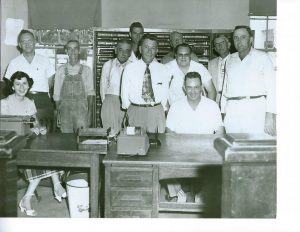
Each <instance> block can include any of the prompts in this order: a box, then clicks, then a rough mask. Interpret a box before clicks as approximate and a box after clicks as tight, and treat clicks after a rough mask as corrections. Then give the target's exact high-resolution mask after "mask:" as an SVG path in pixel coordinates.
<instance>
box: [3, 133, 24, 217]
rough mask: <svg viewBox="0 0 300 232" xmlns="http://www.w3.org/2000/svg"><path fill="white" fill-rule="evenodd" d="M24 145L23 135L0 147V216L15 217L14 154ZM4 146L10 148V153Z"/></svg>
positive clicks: (15, 174) (15, 184) (15, 181)
mask: <svg viewBox="0 0 300 232" xmlns="http://www.w3.org/2000/svg"><path fill="white" fill-rule="evenodd" d="M0 134H1V131H0ZM25 145H26V139H25V137H24V136H20V137H18V138H16V139H14V140H13V141H12V142H10V143H9V144H7V146H6V145H5V146H2V147H0V217H17V165H16V154H17V152H18V151H19V150H20V149H22V148H23V147H24V146H25ZM6 148H12V151H11V153H10V152H8V153H7V151H6ZM1 153H2V154H1Z"/></svg>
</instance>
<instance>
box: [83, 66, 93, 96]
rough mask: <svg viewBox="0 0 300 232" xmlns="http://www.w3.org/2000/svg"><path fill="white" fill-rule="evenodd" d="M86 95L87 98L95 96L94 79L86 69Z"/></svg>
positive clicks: (90, 71) (88, 69)
mask: <svg viewBox="0 0 300 232" xmlns="http://www.w3.org/2000/svg"><path fill="white" fill-rule="evenodd" d="M85 70H86V94H87V96H94V95H95V88H94V77H93V73H92V70H91V69H90V68H89V67H87V68H86V69H85Z"/></svg>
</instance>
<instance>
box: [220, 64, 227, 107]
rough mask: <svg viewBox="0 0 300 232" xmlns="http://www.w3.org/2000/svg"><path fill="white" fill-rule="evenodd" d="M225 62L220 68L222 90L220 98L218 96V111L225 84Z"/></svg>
mask: <svg viewBox="0 0 300 232" xmlns="http://www.w3.org/2000/svg"><path fill="white" fill-rule="evenodd" d="M226 62H227V60H225V62H224V66H223V68H222V88H221V96H220V101H219V107H220V109H221V100H222V96H223V91H224V84H225V73H226Z"/></svg>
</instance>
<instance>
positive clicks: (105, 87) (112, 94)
mask: <svg viewBox="0 0 300 232" xmlns="http://www.w3.org/2000/svg"><path fill="white" fill-rule="evenodd" d="M131 46H132V45H131V41H129V40H125V39H124V40H120V41H118V43H117V46H116V48H115V53H116V56H117V57H116V58H114V59H111V60H109V61H107V62H105V63H104V65H103V68H102V74H101V82H100V95H101V100H102V108H101V120H102V125H103V128H106V129H107V128H109V127H110V128H111V132H110V134H111V135H114V134H117V133H118V132H119V131H120V130H121V126H122V120H123V118H124V111H123V110H122V109H121V101H120V86H121V76H122V73H123V70H124V68H125V66H126V65H127V64H128V63H130V61H129V60H128V58H129V57H130V55H131Z"/></svg>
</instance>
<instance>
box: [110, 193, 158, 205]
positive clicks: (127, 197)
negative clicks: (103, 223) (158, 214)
mask: <svg viewBox="0 0 300 232" xmlns="http://www.w3.org/2000/svg"><path fill="white" fill-rule="evenodd" d="M152 198H153V197H152V189H149V190H136V189H133V190H123V189H122V190H121V189H118V190H111V198H110V200H111V205H112V206H113V207H120V206H130V207H137V206H138V207H152Z"/></svg>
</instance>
